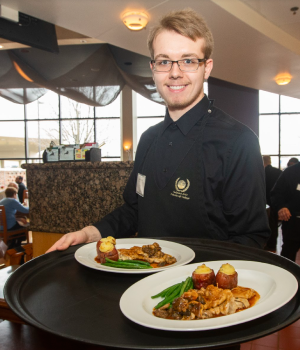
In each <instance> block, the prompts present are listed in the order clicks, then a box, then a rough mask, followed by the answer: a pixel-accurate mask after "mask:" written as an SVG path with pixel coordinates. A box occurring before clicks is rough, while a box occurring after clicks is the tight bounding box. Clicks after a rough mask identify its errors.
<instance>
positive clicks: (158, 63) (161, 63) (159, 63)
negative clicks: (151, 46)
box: [156, 60, 170, 66]
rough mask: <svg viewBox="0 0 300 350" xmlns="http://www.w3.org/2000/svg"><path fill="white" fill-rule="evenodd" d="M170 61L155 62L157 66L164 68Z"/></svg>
mask: <svg viewBox="0 0 300 350" xmlns="http://www.w3.org/2000/svg"><path fill="white" fill-rule="evenodd" d="M169 62H170V61H167V60H163V61H157V63H156V64H157V65H158V66H165V65H167V64H169Z"/></svg>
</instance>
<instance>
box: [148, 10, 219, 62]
mask: <svg viewBox="0 0 300 350" xmlns="http://www.w3.org/2000/svg"><path fill="white" fill-rule="evenodd" d="M165 30H167V31H174V32H176V33H177V34H180V35H182V36H185V37H187V38H189V39H191V40H193V41H196V39H199V38H203V39H204V43H205V44H204V46H203V53H204V58H206V59H208V58H210V56H211V54H212V51H213V47H214V39H213V36H212V33H211V31H210V29H209V28H208V26H207V24H206V22H205V20H204V18H202V17H201V16H200V15H198V14H197V13H196V12H195V11H193V10H192V9H185V10H181V11H172V12H171V13H169V14H167V15H165V16H163V17H162V18H161V20H160V22H159V24H158V25H157V26H156V27H154V28H152V29H151V30H150V33H149V36H148V49H149V51H150V55H151V59H154V58H155V57H154V48H153V42H154V39H155V38H156V37H157V35H158V34H159V33H161V32H162V31H165Z"/></svg>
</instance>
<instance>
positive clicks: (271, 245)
mask: <svg viewBox="0 0 300 350" xmlns="http://www.w3.org/2000/svg"><path fill="white" fill-rule="evenodd" d="M263 163H264V167H265V179H266V197H267V204H268V205H269V206H270V215H269V225H270V229H271V236H270V238H269V240H268V242H267V244H266V247H265V249H266V250H269V251H271V252H273V253H276V247H277V237H278V215H277V211H276V210H275V211H274V209H273V208H272V205H271V197H270V195H271V190H272V188H273V187H274V185H275V183H276V181H277V179H278V177H279V176H280V174H281V173H282V171H281V170H280V169H277V168H274V167H273V166H272V165H271V157H270V156H263Z"/></svg>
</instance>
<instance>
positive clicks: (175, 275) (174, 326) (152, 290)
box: [120, 260, 298, 331]
mask: <svg viewBox="0 0 300 350" xmlns="http://www.w3.org/2000/svg"><path fill="white" fill-rule="evenodd" d="M202 263H203V262H199V263H196V264H190V265H186V266H182V267H178V268H176V269H172V270H170V271H164V272H161V273H158V274H155V275H152V276H148V277H146V278H143V279H142V280H140V281H139V282H137V283H135V284H133V285H132V286H131V287H129V288H128V289H127V290H126V291H125V292H124V294H123V295H122V297H121V300H120V308H121V311H122V312H123V314H124V315H125V316H126V317H127V318H129V319H130V320H131V321H133V322H136V323H138V324H140V325H142V326H145V327H150V328H155V329H162V330H169V331H200V330H210V329H217V328H222V327H228V326H233V325H236V324H240V323H243V322H247V321H250V320H254V319H256V318H258V317H261V316H263V315H266V314H268V313H270V312H272V311H274V310H276V309H279V308H280V307H281V306H282V305H284V304H286V303H287V302H288V301H289V300H291V299H292V298H293V296H294V295H295V294H296V292H297V289H298V282H297V280H296V278H295V277H294V275H292V274H291V273H290V272H288V271H287V270H284V269H282V268H280V267H277V266H274V265H269V264H264V263H259V262H254V261H241V260H233V261H209V262H205V264H206V265H207V266H209V267H210V268H211V269H213V270H214V271H215V273H217V271H218V270H219V268H220V267H221V265H222V264H225V263H229V264H231V265H233V266H234V267H235V269H236V271H237V273H238V285H239V286H242V287H248V288H253V289H254V290H256V291H257V292H258V293H259V294H260V299H259V301H258V302H257V303H256V304H255V305H254V306H253V307H251V308H249V309H246V310H243V311H240V312H237V313H235V314H232V315H227V316H222V317H217V318H211V319H206V320H189V321H180V320H166V319H163V318H158V317H155V316H153V314H152V310H153V308H154V306H155V305H157V304H158V303H159V302H160V301H161V300H162V298H156V299H151V296H152V295H155V294H158V293H159V292H160V291H162V290H163V289H165V288H167V287H169V286H171V285H173V284H175V283H178V282H181V281H183V280H185V279H186V278H187V277H188V276H191V275H192V272H193V271H194V270H195V269H196V267H197V266H199V265H201V264H202Z"/></svg>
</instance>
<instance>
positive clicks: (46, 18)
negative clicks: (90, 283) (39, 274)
mask: <svg viewBox="0 0 300 350" xmlns="http://www.w3.org/2000/svg"><path fill="white" fill-rule="evenodd" d="M183 7H191V8H192V9H194V10H196V11H198V12H199V13H201V14H202V15H203V16H204V18H205V19H206V20H207V23H208V25H209V27H210V28H211V30H212V33H213V35H214V40H215V49H214V52H213V56H212V57H213V60H214V68H213V70H212V74H211V76H210V78H209V79H208V81H207V82H206V85H205V88H206V93H207V94H208V97H209V98H210V99H213V100H214V101H215V104H216V105H217V106H218V107H219V108H221V109H222V110H224V111H225V112H226V113H228V114H229V115H231V116H233V117H234V118H236V119H237V120H239V121H241V122H242V123H244V124H246V125H247V126H248V127H250V128H251V129H252V130H253V131H254V132H255V133H256V134H257V135H258V136H259V137H261V135H262V131H261V130H260V127H261V125H262V124H261V122H260V104H261V101H260V98H261V96H262V93H261V92H262V91H263V92H266V93H268V94H271V96H278V98H277V99H278V105H279V112H278V111H277V110H275V112H274V113H271V114H270V115H272V114H273V115H276V116H277V117H278V115H280V113H281V112H280V103H281V101H283V99H284V98H285V99H286V101H296V103H295V105H296V106H298V107H299V109H298V110H297V109H296V110H293V111H292V112H291V111H290V110H287V111H286V112H282V115H284V113H286V114H288V115H293V117H295V118H298V119H297V123H299V120H300V103H299V101H300V1H299V0H285V1H282V0H273V1H269V0H267V1H265V0H231V1H223V0H187V1H185V2H184V4H183V3H182V1H179V0H140V1H124V0H113V1H105V0H99V1H97V2H95V1H94V0H86V1H84V2H82V1H79V0H75V1H73V2H69V1H67V0H60V1H59V2H53V1H51V0H43V1H42V2H40V3H37V2H35V1H30V0H25V1H24V0H0V62H1V63H0V77H1V79H0V100H2V101H4V100H5V104H7V103H9V104H10V105H12V104H14V105H18V106H19V107H20V108H22V109H23V110H24V111H22V118H23V119H22V120H21V118H19V117H16V116H13V115H9V113H7V112H5V116H4V117H3V116H2V117H1V116H0V123H2V124H1V125H3V126H4V123H7V125H11V126H12V124H9V123H10V122H11V121H14V122H16V123H21V122H22V123H23V124H22V125H23V126H24V135H26V136H22V137H20V136H19V135H17V136H15V135H13V134H12V133H11V134H8V133H5V135H4V134H3V135H2V134H0V185H3V186H6V185H7V184H8V182H10V181H11V180H12V179H13V178H14V177H15V176H17V175H22V176H24V183H25V185H26V186H27V188H28V193H27V194H26V195H27V196H28V198H27V201H28V203H29V202H30V212H29V216H28V221H30V224H29V226H28V228H27V234H28V240H27V241H24V242H23V249H22V250H21V251H11V252H9V251H8V252H7V254H6V256H5V257H4V256H3V259H2V260H1V262H2V265H1V269H0V348H1V349H2V347H3V350H6V349H32V350H35V349H46V350H47V349H52V348H54V346H56V347H57V348H61V349H69V348H70V349H71V348H72V349H73V350H74V349H75V350H76V349H86V350H88V349H95V350H96V349H107V348H110V347H111V346H110V345H109V344H107V347H102V346H99V345H94V344H93V342H91V344H87V343H85V344H84V346H83V345H82V343H80V341H79V342H77V341H76V338H73V339H68V337H64V336H63V337H60V335H59V334H58V335H57V334H52V333H53V332H52V333H51V331H50V332H47V330H46V331H45V329H39V328H38V327H37V328H36V327H34V325H33V323H30V322H29V324H28V323H27V322H26V321H24V319H22V317H19V316H20V315H18V314H16V313H15V312H14V311H13V310H12V309H11V308H10V306H9V305H8V304H7V302H6V301H5V299H4V294H3V293H4V292H3V289H4V285H5V283H6V281H7V280H8V278H9V277H10V276H11V274H12V273H13V272H14V271H16V270H17V268H18V267H19V266H20V265H21V264H24V263H26V262H29V261H30V260H32V261H33V260H35V259H36V258H38V257H41V256H43V255H44V253H45V252H46V250H47V249H48V248H49V247H50V246H52V244H54V243H55V242H56V241H57V240H58V239H59V238H60V237H62V236H63V234H64V233H66V232H71V231H76V230H78V229H80V228H81V227H84V226H86V225H88V224H90V223H91V222H95V221H98V220H100V219H101V218H102V217H103V216H105V215H106V214H108V213H110V212H111V211H112V210H113V209H114V208H116V207H117V206H119V205H121V204H122V202H123V198H122V193H123V190H124V188H125V185H126V182H127V180H128V178H129V176H130V173H131V171H132V169H133V165H134V157H135V152H136V148H137V144H138V141H139V137H140V134H141V133H142V131H143V130H144V129H143V126H141V123H140V124H139V122H140V121H141V120H142V119H143V117H144V124H143V125H146V126H150V125H151V123H152V124H155V123H157V122H158V121H160V120H162V119H163V117H164V111H165V107H164V102H163V100H162V98H161V97H160V96H159V94H158V93H157V91H156V88H155V85H154V83H153V79H152V75H151V71H150V69H149V53H148V49H147V45H146V41H147V35H148V33H149V28H151V26H152V25H154V24H156V23H157V21H158V19H159V18H160V16H161V15H162V14H164V13H167V12H169V11H170V10H177V9H182V8H183ZM137 22H138V23H137ZM141 22H142V24H141ZM130 23H131V24H132V26H131V28H130ZM6 25H7V27H6ZM127 25H128V26H129V27H127ZM140 26H141V27H140ZM37 28H38V29H37ZM47 94H53V96H57V98H58V100H57V101H59V102H58V103H57V106H58V107H57V108H58V110H57V112H55V113H56V116H55V117H53V116H50V117H46V118H45V119H43V121H42V122H44V121H46V120H47V119H48V120H50V119H51V118H52V119H53V122H54V123H57V125H59V128H58V127H57V130H59V131H57V132H56V134H53V133H52V134H51V136H47V137H44V138H43V140H42V141H41V139H40V135H38V136H37V132H36V130H35V129H34V131H33V132H32V136H28V135H29V133H30V125H33V121H34V122H35V123H39V122H40V116H39V115H38V116H37V117H36V116H35V117H30V114H29V112H28V111H27V108H30V107H29V106H30V104H31V105H34V104H36V105H37V111H38V112H37V113H39V111H40V109H39V108H40V106H41V110H43V104H44V102H41V101H43V98H44V97H45V96H46V95H47ZM138 98H139V99H140V101H141V102H140V105H143V103H146V102H145V101H146V100H147V101H150V102H151V103H152V104H153V105H156V106H159V107H157V108H159V112H158V113H157V114H156V115H152V116H151V115H149V114H145V115H144V116H141V115H139V109H138V107H137V106H138V103H137V100H138ZM66 100H68V101H70V100H71V101H75V102H76V103H77V104H80V105H81V106H87V107H88V111H89V112H88V113H90V112H91V113H92V114H93V116H92V117H90V116H88V117H87V116H84V115H82V116H80V117H79V118H82V119H84V118H85V117H86V119H89V120H91V121H92V122H93V123H94V128H93V131H92V135H93V136H92V137H90V139H84V140H83V139H78V140H77V141H78V142H73V143H78V144H83V143H87V142H94V143H95V142H97V143H98V144H101V143H103V144H104V146H103V147H102V149H101V151H102V155H101V156H100V160H102V161H101V162H99V161H98V160H99V158H95V160H94V161H93V160H92V161H91V162H86V161H78V160H77V161H72V162H70V161H67V162H66V161H65V162H63V161H61V162H47V161H46V162H45V158H43V157H45V154H44V155H43V153H44V150H45V149H46V148H48V147H49V144H50V143H51V141H53V140H55V142H56V144H57V145H61V144H63V143H66V140H67V138H65V139H64V134H63V130H64V129H63V128H62V126H61V125H63V123H64V120H63V118H64V117H63V116H62V115H63V112H62V111H63V105H64V103H65V102H64V101H66ZM114 103H118V108H119V110H120V113H119V115H118V118H115V119H114V120H113V122H112V124H111V126H110V127H111V130H115V134H116V135H117V136H116V137H117V139H118V140H117V141H115V139H113V138H112V140H109V138H108V137H107V136H103V134H100V133H97V132H99V131H97V130H96V127H95V125H98V126H99V127H98V129H100V128H101V125H102V124H101V123H100V122H101V120H100V119H101V118H98V116H99V113H100V112H98V111H99V110H100V111H101V109H102V108H107V107H109V106H110V105H112V104H114ZM287 104H288V102H287ZM0 106H1V101H0ZM19 107H18V108H19ZM272 108H273V107H272ZM272 108H271V109H272ZM28 110H29V109H28ZM26 111H27V112H26ZM83 111H84V109H83ZM26 113H27V114H26ZM82 113H84V112H82ZM149 117H151V118H149ZM30 118H31V119H32V121H31V122H32V124H30ZM145 118H148V119H149V120H147V122H146V121H145ZM103 119H105V118H103ZM107 119H109V117H107ZM74 120H75V118H74ZM293 120H294V119H293ZM102 121H103V120H102ZM149 123H150V124H149ZM1 125H0V130H1ZM65 125H69V124H65ZM116 125H117V126H116ZM296 125H298V124H295V125H294V126H293V128H297V127H296ZM144 128H145V126H144ZM38 130H39V129H38ZM279 130H280V127H279ZM0 132H1V131H0ZM279 132H280V131H279ZM53 135H55V136H53ZM297 137H298V139H297V140H298V141H299V135H298V136H297ZM103 140H105V141H103ZM279 143H280V142H279ZM116 144H117V147H116ZM278 147H279V151H278V152H277V151H276V152H270V154H272V159H273V160H274V163H273V164H275V165H274V166H277V167H280V168H281V169H283V168H284V167H285V166H286V163H287V160H288V159H289V158H290V157H292V156H294V157H298V158H299V159H300V148H298V149H295V148H294V149H292V150H291V149H289V150H288V151H287V152H286V153H280V147H281V150H282V149H283V145H280V146H278ZM91 154H92V153H91ZM6 162H13V163H12V164H14V166H13V167H14V168H15V169H14V168H6V167H5V164H8V163H6ZM15 164H17V165H15ZM70 189H72V191H70ZM70 203H71V204H70ZM278 237H279V238H278V241H277V254H278V255H279V254H280V247H281V244H282V237H281V229H280V227H279V236H278ZM271 254H273V253H271ZM275 254H276V253H275ZM0 258H1V255H0ZM296 264H298V265H300V254H298V256H297V260H296ZM112 275H114V274H112ZM1 321H2V322H1ZM299 331H300V320H296V321H294V322H293V323H292V324H289V325H288V326H286V327H284V328H283V329H280V330H278V331H276V332H269V333H268V334H264V335H263V336H259V337H253V340H252V339H251V340H250V341H245V340H244V341H243V343H242V344H241V350H287V349H288V350H296V349H299V348H300V335H299V334H300V332H299ZM54 333H55V332H54ZM20 337H21V338H20ZM254 338H256V339H254ZM79 340H80V338H79ZM24 342H28V345H26V346H27V347H26V346H25V345H24ZM58 342H59V344H60V347H58V346H57V345H56V344H57V343H58ZM21 343H22V345H21ZM46 343H47V344H46ZM166 346H167V345H166ZM124 348H128V347H124ZM132 348H135V347H134V346H133V347H132ZM136 348H137V349H140V347H136ZM152 348H153V349H154V348H155V347H149V349H152ZM162 348H164V347H162ZM171 348H172V347H170V349H171ZM174 348H176V347H174ZM182 348H185V347H184V346H183V347H182ZM187 348H191V347H187ZM145 349H147V347H145Z"/></svg>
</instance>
